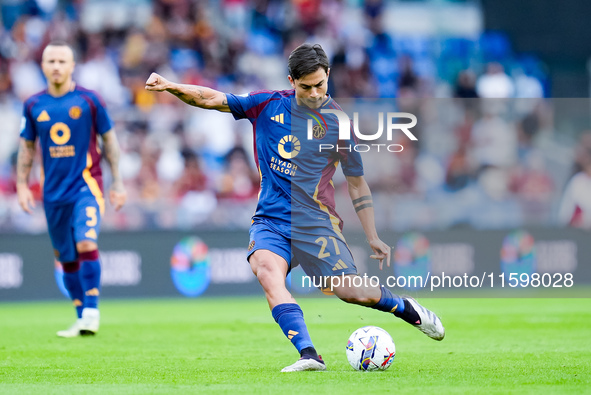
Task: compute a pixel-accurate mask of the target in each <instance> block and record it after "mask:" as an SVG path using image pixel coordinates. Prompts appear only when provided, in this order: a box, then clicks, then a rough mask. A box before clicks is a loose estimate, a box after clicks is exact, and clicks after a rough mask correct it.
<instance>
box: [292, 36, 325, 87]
mask: <svg viewBox="0 0 591 395" xmlns="http://www.w3.org/2000/svg"><path fill="white" fill-rule="evenodd" d="M320 67H322V68H323V69H324V71H326V72H327V73H328V56H326V52H324V49H322V47H321V46H320V44H302V45H300V46H299V47H297V48H296V49H294V50H293V52H292V53H291V55H289V59H288V60H287V69H288V70H289V75H290V76H291V78H293V79H294V80H299V79H300V78H302V77H303V76H305V75H308V74H311V73H314V72H315V71H316V70H318V69H319V68H320Z"/></svg>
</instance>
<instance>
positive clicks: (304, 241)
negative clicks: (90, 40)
mask: <svg viewBox="0 0 591 395" xmlns="http://www.w3.org/2000/svg"><path fill="white" fill-rule="evenodd" d="M328 66H329V64H328V58H327V56H326V54H325V53H324V51H323V50H322V48H321V47H320V45H311V44H303V45H301V46H299V47H298V48H296V49H295V50H294V51H293V52H292V53H291V55H290V56H289V60H288V68H289V76H288V79H289V82H290V84H291V86H292V87H293V90H286V91H260V92H252V93H250V94H248V95H242V96H237V95H233V94H225V93H222V92H219V91H216V90H213V89H210V88H206V87H201V86H193V85H181V84H176V83H172V82H170V81H168V80H166V79H165V78H163V77H162V76H160V75H158V74H156V73H153V74H152V75H151V76H150V77H149V78H148V80H147V81H146V89H148V90H151V91H167V92H170V93H171V94H173V95H175V96H177V97H178V98H179V99H181V100H183V101H184V102H186V103H187V104H190V105H193V106H196V107H200V108H206V109H215V110H218V111H222V112H231V113H232V115H234V117H235V118H236V119H242V118H248V119H249V120H250V121H251V122H252V124H253V129H254V133H255V162H256V164H257V166H258V168H259V173H260V176H261V192H260V195H259V201H258V205H257V209H256V212H255V214H254V217H253V223H252V226H251V229H250V244H249V248H248V249H249V252H248V260H249V263H250V265H251V268H252V271H253V273H254V274H255V275H256V276H257V279H258V280H259V282H260V284H261V285H262V287H263V290H264V291H265V295H266V297H267V301H268V303H269V307H270V309H271V312H272V315H273V318H275V321H276V322H277V323H278V324H279V326H280V327H281V329H282V330H283V332H284V334H285V335H286V336H287V337H288V339H290V340H291V342H292V343H293V344H294V346H295V347H296V348H297V350H298V351H299V352H300V356H301V358H300V359H299V360H298V361H297V362H295V363H294V364H293V365H290V366H287V367H285V368H284V369H283V370H282V371H283V372H292V371H303V370H325V369H326V366H325V364H324V361H323V360H322V358H321V357H320V356H319V355H318V354H317V352H316V350H315V348H314V345H313V343H312V341H311V339H310V335H309V334H308V330H307V328H306V324H305V322H304V316H303V312H302V310H301V308H300V307H299V306H298V304H297V303H296V301H295V299H294V298H293V297H292V295H291V293H290V292H289V291H288V290H287V288H286V286H285V277H286V275H287V274H288V273H289V271H290V270H291V269H292V268H293V267H295V266H297V265H298V264H299V265H301V266H302V268H303V269H304V271H305V272H306V273H307V274H308V275H310V276H315V277H323V278H327V277H328V278H330V276H356V275H357V269H356V267H355V264H354V262H353V257H352V256H351V252H350V251H349V248H348V247H347V244H346V243H345V240H344V238H343V236H342V234H341V231H342V221H341V219H340V217H339V216H338V215H337V213H336V210H335V203H334V187H333V186H332V182H331V179H332V176H333V175H334V172H335V170H336V167H337V164H338V163H341V167H342V169H343V173H344V174H345V176H346V178H347V183H348V188H349V194H350V196H351V199H352V201H353V205H354V207H355V210H356V212H357V214H358V216H359V219H360V221H361V223H362V225H363V229H364V231H365V234H366V236H367V240H368V242H369V244H370V246H371V248H372V250H373V251H374V254H373V255H371V257H372V258H374V259H377V260H378V261H379V263H380V269H381V268H382V264H383V261H384V260H386V262H387V264H388V266H389V265H390V247H389V246H388V245H387V244H386V243H384V242H383V241H381V240H380V238H379V237H378V234H377V231H376V228H375V223H374V212H373V203H372V198H371V192H370V190H369V187H368V185H367V183H366V182H365V179H364V178H363V167H362V163H361V157H360V155H359V153H357V152H355V151H354V150H352V152H348V151H346V150H342V151H340V152H335V151H322V152H319V150H318V149H317V147H318V144H319V141H320V140H316V139H312V140H308V139H307V138H306V134H305V133H306V131H305V125H306V122H307V119H310V118H314V119H321V121H320V122H318V124H317V125H316V127H317V128H320V129H316V131H317V133H315V134H316V135H317V136H318V137H319V138H321V141H322V143H324V144H333V145H335V144H338V141H337V139H338V122H337V119H336V117H335V116H332V117H331V116H326V114H324V117H323V118H318V116H319V115H321V114H320V113H319V110H320V109H340V107H339V106H338V105H337V104H336V103H335V102H334V101H333V100H332V98H331V97H330V96H329V95H328V94H327V85H328V76H329V73H330V70H329V67H328ZM349 284H350V283H347V282H345V283H344V284H340V285H339V286H337V287H335V288H334V293H335V294H336V295H337V296H338V297H339V298H340V299H342V300H344V301H346V302H348V303H354V304H359V305H363V306H367V307H371V308H374V309H377V310H380V311H385V312H389V313H393V314H394V315H396V316H397V317H400V318H402V319H403V320H405V321H406V322H408V323H410V324H412V325H414V326H415V327H417V328H418V329H419V330H421V331H422V332H423V333H425V334H427V335H428V336H429V337H431V338H433V339H435V340H442V339H443V337H444V335H445V331H444V328H443V325H442V324H441V321H440V320H439V318H438V317H437V316H436V315H435V314H433V313H432V312H431V311H429V310H427V309H425V308H424V307H423V306H421V305H419V304H418V303H417V302H416V301H414V300H413V299H410V298H401V297H399V296H397V295H393V294H392V293H391V292H390V291H389V290H388V289H386V288H384V287H370V286H368V287H363V288H360V287H354V286H350V285H349Z"/></svg>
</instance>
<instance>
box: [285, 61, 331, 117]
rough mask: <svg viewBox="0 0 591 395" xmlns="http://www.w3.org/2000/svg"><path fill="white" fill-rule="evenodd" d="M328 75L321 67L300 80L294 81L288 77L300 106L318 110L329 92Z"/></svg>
mask: <svg viewBox="0 0 591 395" xmlns="http://www.w3.org/2000/svg"><path fill="white" fill-rule="evenodd" d="M329 73H330V69H329V70H328V73H327V72H326V71H324V69H323V68H322V67H319V68H318V70H316V71H315V72H313V73H310V74H306V75H305V76H303V77H302V78H300V79H297V80H294V79H293V78H291V76H288V77H287V78H288V79H289V83H290V84H291V86H292V88H293V89H295V97H296V100H297V101H298V104H299V105H304V106H307V107H310V108H318V107H320V106H321V105H322V103H323V102H324V100H325V99H326V91H327V90H328V74H329Z"/></svg>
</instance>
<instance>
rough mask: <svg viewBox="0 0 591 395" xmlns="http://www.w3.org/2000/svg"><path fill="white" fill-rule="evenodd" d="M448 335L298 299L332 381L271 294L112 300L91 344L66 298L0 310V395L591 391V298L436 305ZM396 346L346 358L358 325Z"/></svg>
mask: <svg viewBox="0 0 591 395" xmlns="http://www.w3.org/2000/svg"><path fill="white" fill-rule="evenodd" d="M421 302H423V303H424V304H425V305H426V306H428V307H429V308H431V309H433V310H434V311H435V312H437V313H438V314H439V315H440V317H441V318H442V321H443V323H444V325H445V327H446V332H447V333H446V338H445V339H444V340H443V341H442V342H436V341H433V340H431V339H429V338H427V337H426V336H425V335H423V334H422V333H420V332H419V331H417V330H416V329H414V328H412V327H411V326H410V325H408V324H405V323H404V322H402V321H400V320H398V319H395V318H394V317H393V316H391V315H388V314H384V313H380V312H376V311H373V310H371V309H367V308H362V307H358V306H351V305H347V304H345V303H343V302H340V301H338V300H337V299H331V298H326V299H301V300H300V303H301V305H302V307H303V309H304V313H305V316H306V320H307V323H308V327H309V330H310V333H311V336H312V340H313V341H314V343H315V345H316V347H317V348H318V351H319V352H320V353H321V354H322V356H323V357H324V359H325V361H326V363H327V367H328V371H327V372H300V373H280V372H279V371H280V370H281V368H282V367H284V366H286V365H288V364H291V363H293V362H294V361H295V360H296V359H297V358H298V355H297V353H296V351H295V349H294V348H293V347H292V346H291V344H290V343H289V341H288V340H287V339H286V338H285V337H284V336H283V334H282V333H281V331H280V329H279V327H278V326H277V325H276V324H275V322H274V321H273V318H272V317H271V314H270V312H269V310H268V308H267V304H266V301H265V300H264V298H262V297H256V298H240V299H238V298H219V299H203V298H202V299H195V300H188V299H158V300H105V301H103V303H102V305H101V314H102V321H101V330H100V332H99V334H98V335H97V336H95V337H85V338H74V339H60V338H57V337H56V336H55V332H56V331H57V330H60V329H64V328H65V327H67V326H68V325H69V324H71V323H72V322H73V318H74V317H73V312H72V310H71V307H70V306H68V302H66V301H62V302H43V303H5V304H0V394H78V393H87V394H93V395H95V394H168V393H176V394H190V393H216V394H217V393H232V394H234V393H257V394H259V393H272V394H292V393H293V394H296V393H298V394H299V393H304V394H316V393H320V394H347V393H357V394H359V393H363V394H382V393H413V394H416V393H417V392H421V393H427V392H428V393H460V394H465V393H482V394H491V393H498V394H505V393H516V394H521V393H532V394H538V393H540V394H541V393H544V394H546V393H569V394H571V393H591V378H590V372H591V340H590V337H591V309H590V308H589V307H590V305H591V304H590V300H589V299H430V300H426V299H423V300H421ZM365 325H377V326H380V327H382V328H384V329H386V330H387V331H388V332H389V333H390V334H391V335H392V337H393V339H394V342H395V343H396V358H395V360H394V363H393V364H392V366H391V367H390V369H389V370H388V371H386V372H365V373H364V372H357V371H354V370H353V369H351V367H350V366H349V364H348V362H347V359H346V357H345V345H346V342H347V338H348V337H349V335H350V334H351V332H353V330H355V329H357V328H359V327H361V326H365Z"/></svg>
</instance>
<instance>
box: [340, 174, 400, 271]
mask: <svg viewBox="0 0 591 395" xmlns="http://www.w3.org/2000/svg"><path fill="white" fill-rule="evenodd" d="M347 185H348V188H349V196H351V200H352V201H353V207H355V212H357V216H358V217H359V220H360V221H361V225H362V226H363V230H364V231H365V236H366V237H367V241H368V242H369V245H370V246H371V249H372V250H373V251H374V255H371V258H373V259H377V260H378V261H379V262H380V270H382V266H383V264H384V259H385V260H386V264H387V265H388V267H389V266H390V246H388V245H387V244H386V243H384V242H383V241H382V240H380V238H379V237H378V232H377V231H376V224H375V217H374V210H373V199H372V197H371V191H370V189H369V186H368V185H367V182H366V181H365V178H363V176H358V177H354V176H347Z"/></svg>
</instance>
